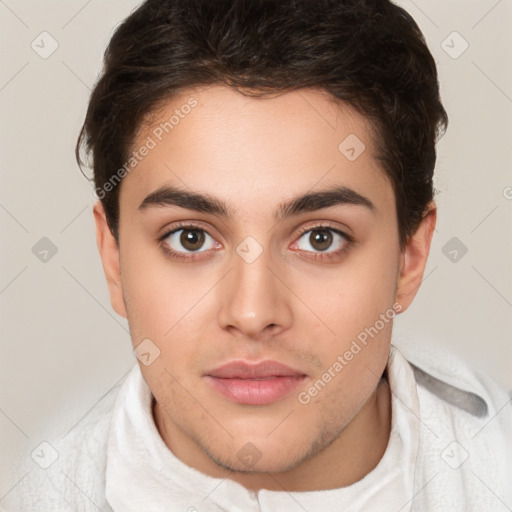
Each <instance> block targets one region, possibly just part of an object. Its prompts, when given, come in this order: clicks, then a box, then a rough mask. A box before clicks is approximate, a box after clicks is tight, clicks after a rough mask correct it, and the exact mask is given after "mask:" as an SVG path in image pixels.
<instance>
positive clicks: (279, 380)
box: [206, 375, 306, 405]
mask: <svg viewBox="0 0 512 512" xmlns="http://www.w3.org/2000/svg"><path fill="white" fill-rule="evenodd" d="M305 378H306V376H305V375H300V376H296V377H293V376H287V377H284V376H283V377H271V378H268V379H262V380H256V379H221V378H218V377H211V376H209V375H208V376H207V377H206V380H207V381H208V383H209V384H210V385H211V386H212V387H213V389H215V390H216V391H218V392H219V393H220V394H221V395H224V396H225V397H226V398H228V399H229V400H231V401H232V402H236V403H239V404H245V405H269V404H272V403H274V402H277V401H278V400H280V399H281V398H283V397H285V396H286V395H287V394H288V393H290V392H291V391H293V390H294V389H295V388H296V387H297V386H298V385H299V384H300V383H301V382H302V381H303V380H304V379H305Z"/></svg>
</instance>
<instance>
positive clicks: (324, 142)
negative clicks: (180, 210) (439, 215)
mask: <svg viewBox="0 0 512 512" xmlns="http://www.w3.org/2000/svg"><path fill="white" fill-rule="evenodd" d="M144 148H146V149H144ZM134 153H138V157H137V161H136V162H135V164H136V165H135V166H134V167H133V168H132V169H131V170H130V172H129V173H128V175H127V176H126V178H124V180H123V186H122V189H124V190H125V191H124V192H123V193H121V202H126V201H127V200H128V201H130V202H133V203H134V204H133V205H135V202H136V201H139V204H140V201H142V200H143V199H144V197H145V196H146V195H147V194H149V193H151V192H152V191H154V190H156V189H158V188H160V187H162V186H163V185H166V184H169V185H179V186H180V187H181V188H189V189H191V190H194V191H197V192H208V193H213V194H214V195H215V196H217V197H219V198H221V199H224V200H226V201H227V202H234V201H236V202H237V203H238V204H241V205H243V204H247V202H250V203H252V204H254V203H258V202H260V203H261V204H262V205H263V203H265V204H268V203H270V202H272V201H273V199H274V198H275V202H280V201H282V199H283V198H286V197H287V196H290V197H291V196H295V195H297V194H300V193H304V192H305V191H308V190H314V189H315V187H320V188H322V187H327V186H330V185H333V184H337V185H343V186H348V187H350V188H352V189H354V190H356V191H360V192H364V194H365V195H366V196H370V197H371V198H372V197H373V199H372V201H373V202H374V203H377V204H378V203H379V202H388V203H389V202H391V203H393V197H394V196H393V192H392V189H391V185H390V183H389V180H388V178H387V177H386V175H385V173H384V172H383V171H382V169H381V168H380V166H379V161H378V160H377V159H376V155H375V145H374V141H373V137H372V129H371V126H370V125H369V123H368V121H367V120H366V119H365V118H364V117H363V116H361V115H360V114H359V113H357V112H356V111H355V110H354V109H353V108H351V107H350V106H348V105H345V104H341V103H339V102H334V101H333V100H332V99H331V97H330V96H328V95H327V93H325V92H322V91H320V90H316V89H300V90H297V91H292V92H286V93H280V94H274V95H272V96H270V97H263V98H256V97H250V96H245V95H243V94H241V93H239V92H237V91H236V90H234V89H232V88H229V87H224V86H220V85H213V86H208V87H197V88H193V89H189V90H186V91H183V92H182V93H180V94H179V95H177V96H174V97H173V98H172V99H170V100H168V101H166V102H163V103H162V104H161V105H160V106H159V108H158V109H157V110H156V111H154V112H153V113H152V114H151V115H150V116H148V117H147V118H146V119H145V121H144V122H143V123H142V125H141V127H140V130H139V133H138V135H137V137H136V140H135V142H134V144H133V146H132V149H131V152H130V155H132V156H133V154H134ZM123 196H124V197H123ZM137 206H138V205H137Z"/></svg>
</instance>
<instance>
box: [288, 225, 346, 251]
mask: <svg viewBox="0 0 512 512" xmlns="http://www.w3.org/2000/svg"><path fill="white" fill-rule="evenodd" d="M350 241H351V240H350V238H349V237H348V236H347V235H345V234H344V233H343V232H342V231H339V230H337V229H334V228H331V227H328V226H319V227H316V228H312V229H308V230H305V231H303V232H302V235H301V236H300V237H299V238H298V239H297V241H296V242H295V243H294V244H293V245H294V248H298V249H300V250H302V251H306V252H312V253H314V254H319V253H327V254H329V255H333V254H335V253H337V252H340V251H341V250H343V249H344V248H345V247H347V246H348V244H349V243H350Z"/></svg>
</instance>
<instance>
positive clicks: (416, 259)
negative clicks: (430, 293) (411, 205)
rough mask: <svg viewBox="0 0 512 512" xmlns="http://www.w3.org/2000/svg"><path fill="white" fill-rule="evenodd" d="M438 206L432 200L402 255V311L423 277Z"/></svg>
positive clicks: (398, 295) (399, 289)
mask: <svg viewBox="0 0 512 512" xmlns="http://www.w3.org/2000/svg"><path fill="white" fill-rule="evenodd" d="M436 220H437V207H436V205H435V203H433V202H431V203H430V204H429V206H428V209H427V213H426V214H425V215H424V216H423V219H422V220H421V223H420V225H419V226H418V229H417V230H416V232H415V233H414V234H413V235H411V236H410V238H409V240H408V241H407V244H406V245H405V247H404V249H403V251H402V254H401V256H400V274H399V276H398V283H397V290H396V301H397V302H399V303H400V305H401V306H402V308H401V310H400V311H399V312H400V313H402V312H403V311H405V310H406V309H407V308H408V307H409V306H410V305H411V303H412V301H413V299H414V297H415V296H416V293H417V291H418V290H419V287H420V285H421V281H422V279H423V272H424V271H425V266H426V264H427V258H428V254H429V251H430V243H431V242H432V236H433V234H434V229H435V227H436Z"/></svg>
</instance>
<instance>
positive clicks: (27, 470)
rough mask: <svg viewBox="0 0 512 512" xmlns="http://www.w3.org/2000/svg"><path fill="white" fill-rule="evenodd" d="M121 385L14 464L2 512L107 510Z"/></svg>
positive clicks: (1, 507) (1, 504)
mask: <svg viewBox="0 0 512 512" xmlns="http://www.w3.org/2000/svg"><path fill="white" fill-rule="evenodd" d="M119 387H120V384H119V383H118V384H117V385H116V386H114V387H113V388H112V389H111V390H110V391H109V392H108V393H107V394H106V395H104V396H103V397H102V398H101V399H100V401H99V402H98V403H97V404H96V405H95V406H93V408H92V409H91V410H90V411H88V412H87V414H86V415H85V416H84V417H83V418H82V419H81V420H80V421H79V423H78V424H77V425H75V426H74V427H72V428H71V430H68V431H67V432H64V433H63V434H62V435H60V436H58V437H56V438H54V439H51V440H49V441H44V442H42V443H40V444H38V445H37V446H36V448H35V449H33V451H32V453H31V454H29V455H28V456H26V457H25V458H23V459H21V460H19V461H18V463H17V465H16V468H15V469H14V470H13V474H14V479H15V481H17V482H18V483H17V485H16V486H15V487H14V488H13V489H12V490H11V491H10V492H9V493H8V495H7V496H6V497H5V499H4V500H2V501H1V502H0V510H2V511H5V512H11V511H13V512H14V511H16V512H24V511H31V512H39V511H41V512H43V511H44V512H46V511H48V510H59V511H62V512H68V511H69V512H86V511H87V512H88V511H93V510H94V511H97V510H98V509H101V510H104V511H105V512H107V511H108V510H109V509H110V508H109V506H108V504H107V503H106V501H105V469H106V452H107V450H106V448H107V441H108V433H109V427H110V419H111V415H112V409H113V406H114V402H115V399H116V397H117V394H118V391H119Z"/></svg>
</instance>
